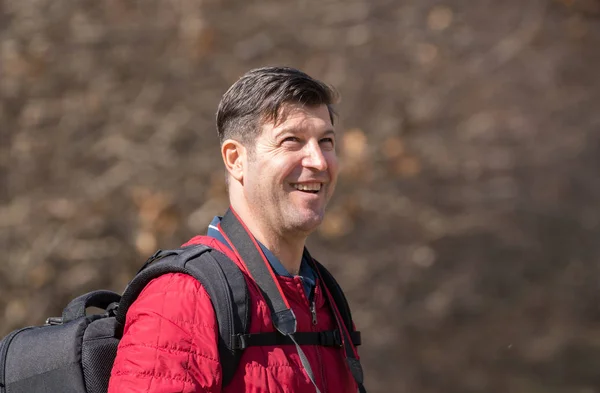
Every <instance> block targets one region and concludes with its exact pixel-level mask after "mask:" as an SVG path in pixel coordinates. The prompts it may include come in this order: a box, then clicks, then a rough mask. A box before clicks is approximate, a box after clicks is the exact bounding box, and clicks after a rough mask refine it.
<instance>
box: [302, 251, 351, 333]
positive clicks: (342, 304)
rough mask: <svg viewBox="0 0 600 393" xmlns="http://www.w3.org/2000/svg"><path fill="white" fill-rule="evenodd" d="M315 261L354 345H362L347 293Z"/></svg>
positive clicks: (327, 271) (323, 267)
mask: <svg viewBox="0 0 600 393" xmlns="http://www.w3.org/2000/svg"><path fill="white" fill-rule="evenodd" d="M313 261H314V262H315V266H316V267H317V270H318V271H319V273H320V274H321V277H322V278H323V284H325V286H326V287H327V289H329V292H330V293H331V296H332V297H333V301H334V302H335V305H336V307H337V308H338V310H339V312H340V315H341V317H342V320H343V321H344V325H346V329H348V332H349V333H350V336H351V338H352V342H353V343H354V345H360V344H361V339H360V332H358V331H356V329H355V327H354V323H353V321H352V313H351V312H350V305H349V304H348V300H347V299H346V295H344V291H343V290H342V287H341V286H340V284H338V282H337V281H336V280H335V278H334V277H333V275H332V274H331V273H330V272H329V270H327V268H325V266H323V265H322V264H321V263H320V262H318V261H317V260H316V259H313Z"/></svg>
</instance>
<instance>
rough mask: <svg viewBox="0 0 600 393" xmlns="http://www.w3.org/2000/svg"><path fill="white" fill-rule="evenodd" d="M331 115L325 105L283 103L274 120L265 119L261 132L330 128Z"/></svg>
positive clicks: (331, 127) (324, 129) (323, 129)
mask: <svg viewBox="0 0 600 393" xmlns="http://www.w3.org/2000/svg"><path fill="white" fill-rule="evenodd" d="M332 129H333V124H331V117H330V114H329V109H328V108H327V105H319V106H304V105H300V104H285V105H283V106H282V107H281V109H280V110H279V113H278V116H277V119H276V121H275V122H274V121H272V120H270V121H265V122H264V123H263V126H262V130H263V134H265V133H279V132H285V131H287V130H290V131H327V130H332Z"/></svg>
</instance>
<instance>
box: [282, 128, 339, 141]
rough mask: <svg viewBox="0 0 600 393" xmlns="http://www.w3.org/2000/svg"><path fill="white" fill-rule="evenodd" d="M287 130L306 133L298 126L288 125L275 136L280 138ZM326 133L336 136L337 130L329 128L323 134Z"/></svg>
mask: <svg viewBox="0 0 600 393" xmlns="http://www.w3.org/2000/svg"><path fill="white" fill-rule="evenodd" d="M286 132H291V133H294V134H296V133H304V132H303V131H301V130H300V129H298V128H295V127H288V128H284V129H282V130H280V131H279V132H278V133H277V134H275V138H279V137H280V136H281V135H283V134H285V133H286ZM326 135H333V136H335V130H334V129H333V128H328V129H327V130H325V131H323V133H322V136H326Z"/></svg>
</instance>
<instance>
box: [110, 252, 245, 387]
mask: <svg viewBox="0 0 600 393" xmlns="http://www.w3.org/2000/svg"><path fill="white" fill-rule="evenodd" d="M167 273H184V274H188V275H190V276H192V277H194V278H195V279H197V280H198V281H199V282H200V283H201V284H202V286H203V287H204V289H206V291H207V293H208V295H209V297H210V300H211V303H212V305H213V308H214V310H215V314H216V316H217V323H218V326H219V342H218V348H219V356H220V363H221V368H222V372H223V382H222V384H223V386H226V385H227V384H228V383H229V382H230V381H231V379H232V378H233V375H234V374H235V371H236V369H237V365H238V364H239V361H240V358H241V354H242V351H241V350H239V349H237V347H236V345H235V339H236V337H237V336H238V335H243V334H247V332H248V328H249V326H250V304H249V302H250V300H249V294H248V288H247V285H246V280H245V278H244V276H243V274H242V272H241V270H240V269H239V267H238V266H237V265H236V264H235V263H234V262H233V261H232V260H231V259H229V258H228V257H227V256H225V255H224V254H223V253H221V252H219V251H217V250H214V249H212V248H211V247H208V246H206V245H193V246H187V247H182V248H180V249H175V250H159V251H158V252H157V253H155V254H154V255H153V256H152V257H150V259H149V260H148V261H147V262H146V263H145V264H144V266H143V267H142V269H140V271H139V272H138V274H137V275H136V276H135V277H134V278H133V279H132V281H131V282H130V283H129V285H128V286H127V288H126V289H125V292H124V293H123V296H122V298H121V302H120V303H119V309H118V311H117V315H116V318H117V322H118V325H119V328H120V332H119V333H120V334H122V329H123V327H124V325H125V316H126V314H127V310H129V307H130V306H131V304H133V302H134V301H135V299H137V297H138V296H139V294H140V293H141V291H142V290H143V289H144V287H145V286H146V285H147V284H148V283H149V282H150V281H151V280H153V279H155V278H157V277H160V276H162V275H163V274H167Z"/></svg>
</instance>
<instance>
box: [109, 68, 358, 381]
mask: <svg viewBox="0 0 600 393" xmlns="http://www.w3.org/2000/svg"><path fill="white" fill-rule="evenodd" d="M334 101H335V93H334V92H333V91H332V90H331V89H330V88H329V87H328V86H327V85H325V84H324V83H322V82H320V81H317V80H314V79H312V78H311V77H309V76H308V75H306V74H304V73H302V72H301V71H298V70H295V69H292V68H277V67H268V68H261V69H256V70H252V71H250V72H248V73H247V74H245V75H244V76H243V77H242V78H241V79H239V80H238V81H237V82H236V83H235V84H234V85H233V86H232V87H231V88H230V89H229V90H228V91H227V92H226V93H225V94H224V96H223V98H222V100H221V103H220V105H219V109H218V112H217V129H218V133H219V138H220V142H221V155H222V158H223V162H224V164H225V168H226V169H227V182H228V186H229V199H230V204H231V207H230V211H231V212H233V213H234V214H235V216H236V217H237V218H238V219H239V221H240V222H241V223H242V225H243V226H244V227H245V228H246V229H247V231H248V232H249V233H250V234H251V235H252V236H253V238H254V240H255V241H256V244H257V245H258V246H259V247H260V250H261V251H262V253H263V255H264V258H265V260H266V261H268V264H270V268H271V269H272V271H273V272H274V273H275V276H276V282H277V284H278V286H279V287H280V288H281V293H282V294H283V296H284V297H285V299H286V302H287V303H288V304H289V307H290V308H291V310H292V311H293V314H294V315H295V318H296V322H297V331H299V332H315V331H321V330H326V329H329V330H331V329H335V327H336V317H335V314H334V311H333V310H332V307H331V306H330V305H329V303H330V302H328V301H327V300H326V298H327V294H326V293H323V290H322V289H321V288H322V287H320V286H319V285H316V282H317V281H318V274H316V272H315V270H314V269H313V268H312V267H311V264H310V263H309V262H310V261H309V260H308V258H309V256H308V253H306V252H305V242H306V238H307V236H308V235H309V234H310V233H311V232H313V231H314V230H315V229H316V228H317V227H318V226H319V224H320V223H321V222H322V220H323V216H324V214H325V207H326V205H327V202H328V201H329V199H330V197H331V195H332V194H333V191H334V189H335V184H336V180H337V176H338V161H337V157H336V134H335V130H334V113H333V109H332V104H333V103H334ZM220 221H221V218H220V217H215V219H214V220H213V222H212V223H211V224H210V225H209V229H208V233H207V236H196V237H195V238H193V239H191V240H190V241H189V242H188V243H186V245H191V244H206V245H209V246H211V247H212V248H214V249H216V250H218V251H220V252H222V253H224V254H225V255H227V256H228V257H229V258H231V259H232V260H233V261H234V262H235V263H236V264H237V265H238V266H239V267H240V269H242V270H243V271H245V268H244V262H243V261H242V258H241V257H240V255H239V253H238V252H237V251H236V248H235V247H233V246H232V244H231V241H230V239H229V238H228V237H227V236H225V234H224V233H223V231H222V230H221V225H220V224H221V222H220ZM245 278H246V280H247V281H248V291H249V293H250V299H251V305H252V306H251V311H250V313H251V319H250V320H251V325H250V332H251V333H263V332H273V331H275V330H274V327H273V322H272V320H271V312H270V309H269V303H268V302H266V301H265V298H264V296H262V294H261V291H260V290H259V288H258V287H257V285H256V282H253V279H252V276H251V275H250V274H247V271H245ZM218 339H219V338H218V327H217V322H216V319H215V312H214V310H213V307H212V304H211V301H210V299H209V297H208V294H207V292H206V290H205V289H204V288H203V287H202V285H200V284H199V282H198V281H197V280H195V279H194V278H192V277H191V276H187V275H185V274H178V273H171V274H165V275H163V276H161V277H159V278H158V279H155V280H153V281H152V282H151V283H150V284H148V286H147V287H146V288H145V289H144V291H143V292H142V293H141V294H140V296H139V297H138V299H137V300H136V302H135V303H134V304H133V305H132V307H131V308H130V309H129V311H128V313H127V321H126V325H125V329H124V334H123V338H122V340H121V342H120V344H119V350H118V352H117V358H116V360H115V363H114V366H113V370H112V375H111V380H110V386H109V393H117V392H119V393H122V392H152V393H158V392H160V393H167V392H190V393H191V392H221V391H223V392H256V393H262V392H295V393H302V392H315V391H319V392H356V391H357V384H356V382H355V380H354V378H353V375H352V373H351V371H350V368H349V367H348V365H347V363H346V357H345V354H344V349H343V348H339V347H320V346H317V345H301V347H302V349H300V347H298V346H296V347H295V346H293V345H281V346H271V347H249V348H247V349H245V350H244V353H243V355H242V358H241V361H240V364H239V366H238V368H237V369H236V370H237V371H236V373H235V375H234V377H233V379H232V380H231V382H230V383H229V384H228V385H227V386H222V371H221V365H220V363H219V352H218V349H217V342H218ZM309 369H310V371H309Z"/></svg>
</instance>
